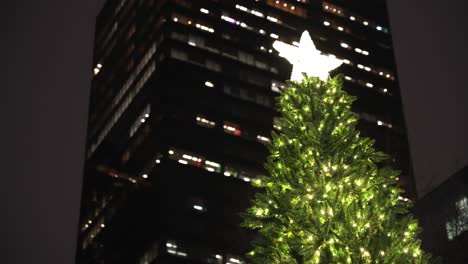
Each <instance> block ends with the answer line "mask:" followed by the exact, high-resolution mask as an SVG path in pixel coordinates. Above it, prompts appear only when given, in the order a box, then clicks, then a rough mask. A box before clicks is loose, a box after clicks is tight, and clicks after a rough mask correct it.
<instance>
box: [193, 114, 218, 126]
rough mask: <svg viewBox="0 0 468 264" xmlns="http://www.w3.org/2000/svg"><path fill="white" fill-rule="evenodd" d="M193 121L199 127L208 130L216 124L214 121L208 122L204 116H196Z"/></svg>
mask: <svg viewBox="0 0 468 264" xmlns="http://www.w3.org/2000/svg"><path fill="white" fill-rule="evenodd" d="M195 119H196V121H197V124H199V125H201V126H204V127H209V128H213V127H215V126H216V123H215V122H214V121H211V120H208V119H206V118H205V117H204V116H201V115H198V116H197V117H196V118H195Z"/></svg>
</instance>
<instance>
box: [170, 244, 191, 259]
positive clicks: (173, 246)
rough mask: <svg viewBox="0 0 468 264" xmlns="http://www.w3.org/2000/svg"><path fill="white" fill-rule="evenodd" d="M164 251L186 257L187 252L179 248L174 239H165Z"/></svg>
mask: <svg viewBox="0 0 468 264" xmlns="http://www.w3.org/2000/svg"><path fill="white" fill-rule="evenodd" d="M166 251H167V253H169V254H171V255H174V256H178V257H184V258H185V257H187V253H185V252H183V251H181V250H180V248H178V247H177V244H176V242H174V241H167V243H166Z"/></svg>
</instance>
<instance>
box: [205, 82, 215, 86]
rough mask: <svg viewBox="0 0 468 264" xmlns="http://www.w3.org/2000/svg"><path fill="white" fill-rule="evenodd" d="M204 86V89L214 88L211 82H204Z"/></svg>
mask: <svg viewBox="0 0 468 264" xmlns="http://www.w3.org/2000/svg"><path fill="white" fill-rule="evenodd" d="M205 86H206V87H210V88H213V87H214V84H213V83H212V82H210V81H206V82H205Z"/></svg>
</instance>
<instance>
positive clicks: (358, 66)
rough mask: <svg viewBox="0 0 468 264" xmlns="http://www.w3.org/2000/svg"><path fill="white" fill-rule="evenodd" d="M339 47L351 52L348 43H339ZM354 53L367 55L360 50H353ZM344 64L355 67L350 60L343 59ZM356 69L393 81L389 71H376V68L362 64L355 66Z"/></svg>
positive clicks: (364, 51) (366, 52)
mask: <svg viewBox="0 0 468 264" xmlns="http://www.w3.org/2000/svg"><path fill="white" fill-rule="evenodd" d="M340 46H341V47H342V48H344V49H348V50H352V49H353V48H352V47H351V46H350V45H349V44H348V43H345V42H340ZM354 51H355V52H357V53H361V54H369V52H368V51H366V50H362V49H360V48H354ZM343 61H344V63H346V64H348V65H355V64H354V63H352V62H351V61H350V60H347V59H343ZM356 66H357V68H359V69H361V70H365V71H368V72H372V73H374V74H375V75H379V76H382V77H385V78H387V79H390V80H394V79H395V77H394V76H393V74H392V73H390V72H389V71H387V70H384V69H376V68H371V67H369V66H365V65H362V64H357V65H356Z"/></svg>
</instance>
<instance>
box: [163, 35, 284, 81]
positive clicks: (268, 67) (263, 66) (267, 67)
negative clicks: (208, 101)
mask: <svg viewBox="0 0 468 264" xmlns="http://www.w3.org/2000/svg"><path fill="white" fill-rule="evenodd" d="M172 33H173V35H171V37H172V38H174V39H177V40H180V41H185V38H186V37H187V36H186V35H183V33H179V32H172ZM182 37H183V38H182ZM197 37H200V38H203V37H202V36H197ZM276 37H277V36H276ZM203 40H204V38H203ZM188 44H189V45H191V46H193V47H197V48H201V49H204V50H208V51H210V52H213V53H216V54H221V55H222V56H224V57H228V58H231V59H234V60H237V61H240V62H242V63H247V62H245V61H243V60H241V59H240V58H239V55H238V56H234V55H231V54H227V53H225V52H220V51H219V50H218V49H215V48H213V47H207V46H206V45H204V43H203V42H200V43H195V42H193V41H190V40H189V41H188ZM262 48H263V49H262ZM260 50H265V51H266V49H265V47H263V46H262V47H261V48H260ZM239 52H240V53H242V54H245V55H248V56H252V57H253V58H254V62H255V63H247V64H249V65H253V66H255V67H257V68H259V69H262V70H266V71H270V72H273V73H278V69H277V68H276V67H274V66H271V65H269V64H267V63H266V62H262V61H259V60H258V59H257V57H255V56H254V55H252V54H249V53H245V52H241V51H239ZM269 52H270V53H272V52H273V50H272V49H269ZM205 85H206V86H208V87H212V86H210V85H213V84H212V83H211V82H209V81H207V82H206V83H205Z"/></svg>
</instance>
